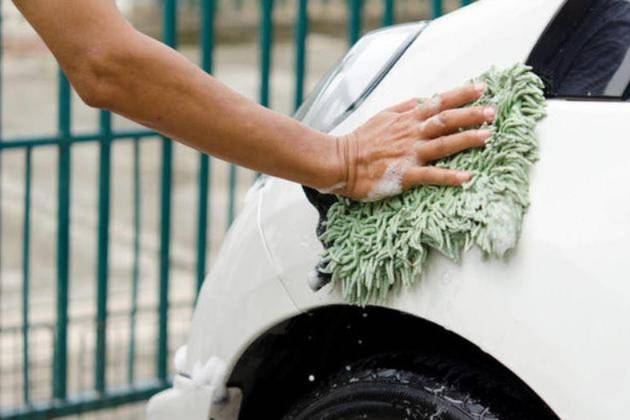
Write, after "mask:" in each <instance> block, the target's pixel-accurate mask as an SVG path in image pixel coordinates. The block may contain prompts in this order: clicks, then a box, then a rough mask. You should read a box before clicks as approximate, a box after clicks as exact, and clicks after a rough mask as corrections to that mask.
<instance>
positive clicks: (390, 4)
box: [382, 0, 396, 26]
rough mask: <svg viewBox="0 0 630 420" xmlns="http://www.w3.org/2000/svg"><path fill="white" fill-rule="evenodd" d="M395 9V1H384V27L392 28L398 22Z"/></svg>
mask: <svg viewBox="0 0 630 420" xmlns="http://www.w3.org/2000/svg"><path fill="white" fill-rule="evenodd" d="M395 15H396V13H395V9H394V0H384V1H383V21H382V23H383V26H391V25H393V24H394V22H395V20H396V16H395Z"/></svg>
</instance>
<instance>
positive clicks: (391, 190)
mask: <svg viewBox="0 0 630 420" xmlns="http://www.w3.org/2000/svg"><path fill="white" fill-rule="evenodd" d="M417 163H418V162H417V159H416V158H415V157H411V156H407V157H405V158H403V159H401V160H400V161H398V162H395V163H392V164H390V165H389V166H388V167H387V170H386V171H385V173H384V174H383V176H382V177H381V179H380V180H379V181H378V182H377V183H376V185H374V187H373V188H372V190H371V191H370V192H369V193H368V195H367V197H366V198H365V199H363V200H362V201H364V202H372V201H379V200H382V199H384V198H387V197H392V196H394V195H398V194H400V193H401V192H403V186H402V180H403V176H404V175H405V173H406V172H407V170H409V168H411V167H412V166H414V165H417Z"/></svg>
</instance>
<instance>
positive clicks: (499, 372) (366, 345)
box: [228, 305, 555, 420]
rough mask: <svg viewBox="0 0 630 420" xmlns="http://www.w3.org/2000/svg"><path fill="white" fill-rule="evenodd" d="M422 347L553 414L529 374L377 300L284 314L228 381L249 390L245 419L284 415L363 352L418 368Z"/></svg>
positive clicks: (364, 355)
mask: <svg viewBox="0 0 630 420" xmlns="http://www.w3.org/2000/svg"><path fill="white" fill-rule="evenodd" d="M394 354H395V355H397V356H396V357H395V358H392V357H391V355H394ZM420 354H421V355H425V356H426V355H433V356H439V357H440V358H441V359H445V358H446V359H448V360H451V361H456V362H458V363H462V364H465V365H467V366H474V368H475V369H479V370H480V371H484V372H488V373H489V374H491V375H492V376H493V377H494V378H496V380H497V381H501V383H504V384H506V386H507V388H508V389H509V391H510V392H514V394H515V395H518V396H519V398H523V399H525V400H526V401H527V404H532V405H534V404H535V405H536V406H537V407H539V409H540V413H542V414H545V416H544V417H538V418H555V415H554V414H553V412H552V411H551V409H549V407H548V406H547V405H546V404H545V402H544V401H543V400H542V399H541V398H540V397H539V396H538V395H537V394H536V393H535V392H534V391H533V390H532V389H531V388H530V387H529V386H528V385H527V384H525V382H523V381H522V380H521V379H520V378H519V377H518V376H517V375H516V374H514V373H513V372H512V371H510V370H509V369H508V368H507V367H505V366H504V365H503V364H502V363H500V362H499V361H498V360H496V359H495V358H493V357H492V356H490V355H489V354H487V353H485V352H483V351H482V350H481V349H480V348H479V347H478V346H476V345H475V344H474V343H471V342H470V341H468V340H466V339H465V338H463V337H461V336H459V335H457V334H455V333H454V332H451V331H448V330H446V329H445V328H443V327H441V326H439V325H437V324H435V323H433V322H430V321H427V320H426V319H423V318H420V317H417V316H415V315H411V314H408V313H404V312H401V311H398V310H395V309H390V308H384V307H375V306H374V307H372V306H371V307H366V308H359V307H354V306H348V305H328V306H321V307H318V308H315V309H312V310H309V311H307V312H304V313H301V314H298V315H296V316H294V317H292V318H289V319H286V320H284V321H282V322H279V323H278V324H276V325H275V326H273V327H271V328H269V329H268V330H267V331H265V332H264V333H262V334H261V335H260V336H258V337H257V338H256V340H254V341H253V342H252V343H251V344H250V345H249V346H248V347H247V348H246V349H245V351H244V352H243V353H242V354H241V356H240V357H239V359H238V360H237V361H236V363H235V364H234V368H233V370H232V372H231V375H230V378H229V381H228V385H229V386H236V387H239V388H241V389H242V391H243V394H244V398H243V404H242V408H241V417H240V418H241V419H243V420H247V419H250V418H252V419H253V418H281V417H282V415H283V414H284V413H285V412H286V411H287V410H288V409H289V408H290V407H291V405H292V404H293V403H294V402H295V401H297V400H298V399H299V398H301V397H302V396H303V395H305V394H306V393H308V392H310V391H312V390H313V389H315V387H316V386H317V385H318V384H319V383H320V381H322V380H325V379H326V378H328V377H330V376H331V375H333V374H335V373H336V372H338V371H340V370H341V369H343V368H352V364H353V363H354V362H356V361H358V360H365V359H368V358H375V357H380V358H381V360H383V361H385V360H386V363H387V364H388V366H387V367H395V368H402V369H410V370H413V369H415V368H416V367H417V366H415V365H414V364H415V363H417V362H416V360H417V359H416V358H415V357H414V356H413V355H420Z"/></svg>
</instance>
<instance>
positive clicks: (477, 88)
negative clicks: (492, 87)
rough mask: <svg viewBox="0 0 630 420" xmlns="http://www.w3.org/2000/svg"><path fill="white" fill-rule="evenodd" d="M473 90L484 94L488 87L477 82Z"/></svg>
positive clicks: (483, 83)
mask: <svg viewBox="0 0 630 420" xmlns="http://www.w3.org/2000/svg"><path fill="white" fill-rule="evenodd" d="M474 88H475V91H476V92H477V93H484V92H485V91H486V89H487V88H488V85H487V84H486V83H485V82H478V83H475V86H474Z"/></svg>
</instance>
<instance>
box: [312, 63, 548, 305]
mask: <svg viewBox="0 0 630 420" xmlns="http://www.w3.org/2000/svg"><path fill="white" fill-rule="evenodd" d="M479 80H483V81H485V82H486V83H487V85H488V88H487V91H486V93H485V94H484V96H483V97H482V98H481V99H480V100H479V101H478V102H477V103H476V105H479V104H494V105H496V107H497V117H496V120H495V122H494V124H493V130H494V133H493V136H492V138H491V139H490V140H489V141H488V143H487V145H486V147H485V148H480V149H473V150H468V151H465V152H462V153H460V154H458V155H455V156H452V157H449V158H446V159H443V160H441V161H439V162H437V163H436V166H440V167H446V168H456V169H463V170H467V171H470V172H471V173H472V174H473V175H474V177H473V179H472V181H470V182H469V183H467V184H466V185H464V186H463V187H441V186H422V187H419V188H416V189H413V190H410V191H408V192H406V193H404V194H402V195H399V196H397V197H394V198H390V199H386V200H383V201H379V202H374V203H360V202H355V201H352V200H350V199H347V198H342V197H338V199H337V201H336V202H335V203H334V204H333V205H332V206H331V207H330V209H329V210H328V214H327V218H326V220H325V221H324V222H323V225H322V227H323V232H322V233H321V235H320V240H321V241H322V243H323V244H324V245H325V250H324V252H323V254H322V257H321V262H320V264H319V266H318V270H319V272H320V273H322V274H328V275H330V276H331V278H332V283H333V285H334V287H340V288H341V292H342V294H343V296H344V298H345V299H346V300H347V301H348V302H349V303H352V304H357V305H362V306H363V305H367V304H370V303H377V304H378V303H383V302H385V301H386V300H387V298H388V296H389V295H390V294H391V293H394V292H397V291H399V290H400V289H401V286H405V287H409V286H411V285H412V284H413V283H414V282H415V281H416V280H418V279H419V278H420V277H421V275H422V272H423V269H424V266H425V262H426V259H427V255H428V253H429V249H431V248H433V249H435V250H437V251H439V252H441V253H442V254H444V255H445V256H447V257H448V258H450V259H452V260H455V261H457V260H458V259H459V258H460V255H461V253H462V251H467V250H469V249H470V248H471V247H472V246H473V245H475V244H476V245H477V246H479V248H481V250H482V251H483V252H484V254H485V255H486V256H496V257H500V256H502V255H503V254H504V253H505V252H506V251H507V250H508V249H511V248H513V247H514V246H515V244H516V242H517V239H518V236H519V234H520V230H521V225H522V220H523V215H524V213H525V211H526V210H527V207H528V205H529V174H528V172H529V167H530V166H531V165H532V164H533V163H534V162H535V161H536V160H537V151H538V142H537V139H536V137H535V135H534V128H535V126H536V124H537V122H538V121H540V120H541V119H542V118H544V116H545V98H544V96H543V83H542V81H541V80H540V79H539V78H538V76H536V75H535V74H534V73H533V72H532V71H531V69H530V68H529V67H526V66H524V65H522V64H517V65H515V66H513V67H511V68H509V69H506V70H504V71H498V70H496V69H495V68H493V69H491V70H490V71H488V72H487V73H485V74H483V75H482V76H481V77H480V78H479Z"/></svg>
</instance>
